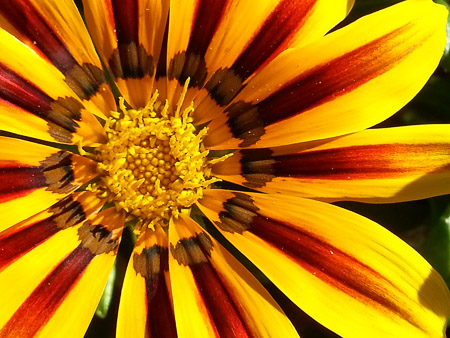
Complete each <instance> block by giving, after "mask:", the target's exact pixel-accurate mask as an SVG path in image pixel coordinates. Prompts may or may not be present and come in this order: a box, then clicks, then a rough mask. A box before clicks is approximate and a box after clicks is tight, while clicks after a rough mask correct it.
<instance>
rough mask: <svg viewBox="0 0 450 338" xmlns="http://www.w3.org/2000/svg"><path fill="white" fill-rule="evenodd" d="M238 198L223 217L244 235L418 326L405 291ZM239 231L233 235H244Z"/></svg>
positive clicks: (244, 197) (325, 243) (315, 237)
mask: <svg viewBox="0 0 450 338" xmlns="http://www.w3.org/2000/svg"><path fill="white" fill-rule="evenodd" d="M235 195H236V196H235V197H233V198H231V199H229V200H227V201H226V202H225V203H224V208H225V209H226V210H227V212H222V213H221V214H220V215H224V216H226V217H227V218H228V219H231V220H232V221H233V222H235V223H236V224H239V226H240V227H241V228H242V229H244V230H243V231H248V232H250V233H252V234H253V235H255V236H257V237H258V238H260V239H261V240H263V241H265V242H266V243H267V244H268V245H269V246H271V247H272V248H273V250H278V251H280V252H281V253H283V255H285V256H286V258H287V259H289V260H292V261H295V262H296V264H298V265H299V266H301V267H302V268H303V269H305V270H307V271H309V272H310V273H311V274H313V275H314V276H316V277H317V278H319V279H321V280H323V281H324V282H325V283H328V284H330V285H332V286H333V287H335V288H337V289H339V290H341V291H342V292H344V293H346V294H348V295H350V296H351V297H353V298H355V299H358V300H359V301H361V302H363V303H368V304H370V305H372V306H374V307H377V308H380V309H382V310H383V311H388V312H390V313H393V314H395V315H397V316H399V317H401V318H403V319H405V320H407V321H409V322H410V323H412V324H413V325H416V326H418V324H417V323H416V321H415V319H414V318H413V317H412V316H411V314H410V313H409V311H408V309H407V308H406V306H405V305H404V304H402V302H401V298H400V297H398V296H397V295H398V294H399V293H402V291H401V290H399V289H398V288H397V287H396V286H395V285H393V284H392V283H391V282H390V281H389V280H387V279H386V278H385V277H384V276H382V275H380V274H379V273H378V272H377V271H375V270H373V269H372V268H371V267H369V266H367V265H366V264H364V263H362V262H361V261H359V260H358V259H356V258H355V257H353V256H350V255H349V254H347V253H345V252H343V251H342V250H340V249H339V248H337V247H335V246H333V245H332V244H331V243H330V242H329V241H327V240H324V239H323V238H321V237H320V236H318V235H317V234H314V233H311V232H309V231H307V230H305V229H303V228H301V224H298V225H299V226H295V225H294V224H290V223H289V222H285V221H281V220H278V219H274V218H271V217H267V216H265V215H262V214H261V213H260V211H259V209H258V207H257V206H255V204H254V202H253V199H252V198H251V197H250V196H248V195H245V194H242V193H236V194H235ZM221 219H222V218H221ZM216 224H217V225H218V226H219V228H222V227H223V225H222V224H221V223H219V222H216ZM224 230H225V231H230V230H226V229H224ZM238 230H239V229H237V230H234V231H235V232H242V231H238ZM273 263H274V264H275V263H276V262H273ZM418 327H419V326H418Z"/></svg>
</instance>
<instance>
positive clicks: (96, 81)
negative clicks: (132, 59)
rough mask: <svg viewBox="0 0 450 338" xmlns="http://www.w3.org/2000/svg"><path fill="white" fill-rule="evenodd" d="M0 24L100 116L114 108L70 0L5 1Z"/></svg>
mask: <svg viewBox="0 0 450 338" xmlns="http://www.w3.org/2000/svg"><path fill="white" fill-rule="evenodd" d="M0 26H1V27H3V28H4V29H6V30H7V31H9V32H10V33H11V34H13V35H14V36H15V37H16V38H17V39H19V40H20V41H22V42H23V43H24V44H26V45H27V46H28V47H29V48H31V49H32V50H33V51H35V52H36V53H37V54H38V55H40V56H41V57H42V58H45V59H47V60H49V61H50V62H51V63H52V64H53V65H54V66H55V67H56V68H57V69H58V70H59V71H60V72H61V73H62V75H63V76H64V81H65V82H66V83H67V84H68V85H69V87H70V88H71V89H72V90H73V91H74V92H75V93H76V94H77V96H78V97H79V98H80V99H82V100H83V101H85V102H89V103H93V106H94V107H98V108H99V109H100V114H99V115H100V116H104V114H103V113H104V112H105V113H106V114H108V113H109V111H110V110H111V109H114V107H115V102H114V98H113V96H112V93H111V90H110V88H109V86H108V85H107V84H106V78H105V76H104V74H103V71H102V65H101V63H100V60H99V59H98V57H97V53H96V52H95V49H94V46H93V44H92V41H91V38H90V36H89V33H88V31H87V30H86V27H85V25H84V23H83V20H82V18H81V16H80V14H79V12H78V10H77V8H76V6H75V4H74V2H73V1H70V0H49V1H39V0H30V1H15V0H5V1H3V2H2V6H1V8H0ZM90 111H91V112H94V113H98V111H96V110H95V109H92V110H90Z"/></svg>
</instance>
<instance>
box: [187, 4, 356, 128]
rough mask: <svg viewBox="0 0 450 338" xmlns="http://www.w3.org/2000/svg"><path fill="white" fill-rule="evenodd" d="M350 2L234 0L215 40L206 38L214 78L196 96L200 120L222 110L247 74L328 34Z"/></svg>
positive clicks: (196, 117) (255, 72) (196, 115)
mask: <svg viewBox="0 0 450 338" xmlns="http://www.w3.org/2000/svg"><path fill="white" fill-rule="evenodd" d="M352 5H353V1H347V0H337V1H336V0H335V1H329V0H312V1H311V0H307V1H305V0H295V1H293V0H277V1H271V0H269V1H267V0H265V1H259V2H258V5H257V6H255V2H254V1H252V0H246V1H231V2H230V4H229V5H228V6H227V7H226V8H225V9H224V13H223V14H222V18H223V19H222V20H221V21H220V23H219V24H218V27H217V29H216V31H215V32H214V36H213V37H212V39H211V42H209V41H204V43H209V47H208V49H207V51H206V53H205V56H204V57H205V64H206V67H207V69H208V76H207V79H210V80H209V81H208V82H207V83H206V85H205V87H206V89H204V90H202V91H201V92H200V94H199V95H198V96H196V97H195V104H196V107H195V111H194V114H195V115H194V118H195V120H196V122H197V123H204V122H207V121H208V120H211V119H212V118H213V117H215V116H217V115H218V114H220V112H221V111H222V110H223V109H224V106H226V105H227V104H228V103H229V102H230V101H231V99H232V98H233V97H234V96H236V95H237V94H238V93H239V91H240V89H241V88H243V87H244V85H245V83H247V82H248V78H250V77H252V76H254V75H255V74H257V73H259V72H260V71H261V69H263V68H264V66H265V65H267V64H268V63H269V62H270V61H271V60H273V59H274V58H275V57H276V56H277V55H278V54H280V53H281V52H283V51H284V50H286V49H288V48H293V47H300V46H304V45H307V44H308V43H310V42H312V41H314V40H316V39H318V38H320V37H322V36H323V35H325V33H326V32H327V31H328V30H329V29H330V28H331V27H333V26H334V25H335V24H336V23H338V22H339V21H340V20H342V19H343V18H344V17H345V16H346V15H347V13H348V11H349V10H350V8H351V7H352ZM206 17H207V15H206ZM198 21H200V20H198ZM213 22H214V21H213ZM243 22H245V25H243V24H242V23H243ZM192 36H193V37H196V35H192ZM202 42H203V41H202Z"/></svg>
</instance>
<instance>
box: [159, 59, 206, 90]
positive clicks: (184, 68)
mask: <svg viewBox="0 0 450 338" xmlns="http://www.w3.org/2000/svg"><path fill="white" fill-rule="evenodd" d="M207 73H208V71H207V69H206V63H205V60H204V58H203V57H202V56H200V55H198V54H194V53H187V52H182V53H180V54H177V55H175V57H174V58H173V59H172V60H171V61H170V64H169V71H168V74H169V79H174V78H175V79H177V80H178V81H179V82H180V83H183V84H184V83H185V82H186V80H187V79H188V78H190V82H189V86H190V87H202V86H203V84H204V82H205V79H206V75H207Z"/></svg>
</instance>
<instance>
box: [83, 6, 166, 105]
mask: <svg viewBox="0 0 450 338" xmlns="http://www.w3.org/2000/svg"><path fill="white" fill-rule="evenodd" d="M83 4H84V10H85V15H86V21H87V24H88V26H89V29H90V32H91V33H92V37H93V40H94V42H95V44H96V46H97V48H98V50H99V53H100V55H101V57H102V58H103V60H104V62H105V64H106V65H107V67H108V68H109V70H110V71H111V74H112V75H113V79H114V80H115V82H116V85H117V87H118V88H119V90H120V92H121V95H123V97H124V98H125V99H126V100H127V102H129V103H130V104H131V105H132V106H133V107H135V108H140V107H144V106H145V105H146V104H147V102H148V100H149V99H150V96H151V95H152V89H153V81H154V75H155V70H156V67H157V64H158V59H159V57H160V52H161V48H162V44H163V38H164V32H165V26H166V23H167V16H168V12H169V2H168V1H167V0H164V1H160V0H150V1H149V0H139V1H115V0H100V1H98V0H83ZM163 57H165V56H163Z"/></svg>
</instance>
